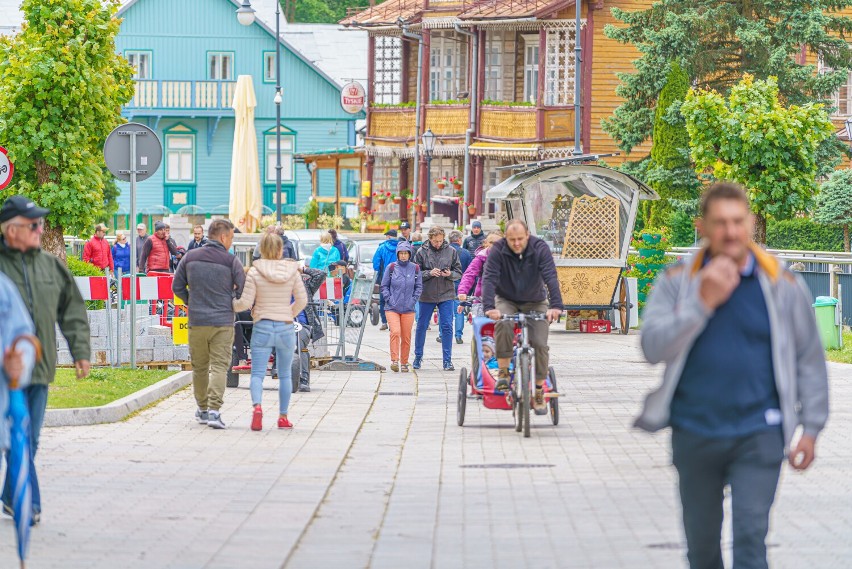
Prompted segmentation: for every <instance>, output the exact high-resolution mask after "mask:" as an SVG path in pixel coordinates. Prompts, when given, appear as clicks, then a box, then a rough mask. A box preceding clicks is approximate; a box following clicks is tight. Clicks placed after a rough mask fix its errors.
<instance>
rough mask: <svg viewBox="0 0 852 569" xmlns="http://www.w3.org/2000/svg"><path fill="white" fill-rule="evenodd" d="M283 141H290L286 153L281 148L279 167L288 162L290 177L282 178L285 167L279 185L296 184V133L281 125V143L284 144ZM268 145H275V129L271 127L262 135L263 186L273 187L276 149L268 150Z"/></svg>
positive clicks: (274, 182)
mask: <svg viewBox="0 0 852 569" xmlns="http://www.w3.org/2000/svg"><path fill="white" fill-rule="evenodd" d="M285 140H289V141H290V151H289V152H287V151H285V149H284V147H283V146H282V147H281V166H284V162H285V161H288V163H289V165H290V177H289V178H287V177H285V176H284V172H285V171H286V166H285V167H284V168H282V171H281V185H285V184H295V183H296V164H295V162H296V158H295V156H296V133H294V132H293V131H291V130H289V129H288V128H286V127H284V126H283V125H282V126H281V143H282V144H284V142H285ZM270 143H273V144H274V143H275V127H272V128H270V129H269V130H267V131H265V132H264V133H263V161H264V162H263V163H264V176H263V183H264V185H270V184H271V185H275V184H276V183H277V181H276V180H275V166H276V164H275V161H276V160H277V156H276V149H275V148H271V149H270V147H269V145H270ZM286 157H289V160H287V158H286ZM270 175H271V178H270Z"/></svg>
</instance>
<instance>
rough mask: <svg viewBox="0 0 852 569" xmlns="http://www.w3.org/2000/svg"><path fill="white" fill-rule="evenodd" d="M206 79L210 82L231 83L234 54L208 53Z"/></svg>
mask: <svg viewBox="0 0 852 569" xmlns="http://www.w3.org/2000/svg"><path fill="white" fill-rule="evenodd" d="M207 78H208V79H210V80H211V81H233V79H234V54H233V53H230V52H224V53H223V52H210V53H208V54H207Z"/></svg>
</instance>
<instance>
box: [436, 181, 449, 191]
mask: <svg viewBox="0 0 852 569" xmlns="http://www.w3.org/2000/svg"><path fill="white" fill-rule="evenodd" d="M437 185H438V189H439V190H443V189H444V188H446V187H447V184H444V183H441V182H439V183H438V184H437Z"/></svg>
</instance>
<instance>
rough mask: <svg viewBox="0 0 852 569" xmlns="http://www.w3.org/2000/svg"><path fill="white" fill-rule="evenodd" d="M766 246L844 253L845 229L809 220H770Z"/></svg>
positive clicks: (767, 228)
mask: <svg viewBox="0 0 852 569" xmlns="http://www.w3.org/2000/svg"><path fill="white" fill-rule="evenodd" d="M766 245H767V247H769V248H770V249H793V250H799V251H835V252H837V251H843V228H842V227H838V226H834V225H820V224H818V223H816V222H814V221H813V220H811V219H807V218H796V219H788V220H785V221H774V220H769V222H768V224H767V227H766Z"/></svg>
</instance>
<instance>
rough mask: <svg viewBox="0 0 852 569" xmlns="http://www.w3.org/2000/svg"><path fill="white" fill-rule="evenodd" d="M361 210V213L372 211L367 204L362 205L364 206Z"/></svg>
mask: <svg viewBox="0 0 852 569" xmlns="http://www.w3.org/2000/svg"><path fill="white" fill-rule="evenodd" d="M360 210H361V213H367V212H368V211H370V208H368V207H367V206H365V205H362V206H361V207H360Z"/></svg>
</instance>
